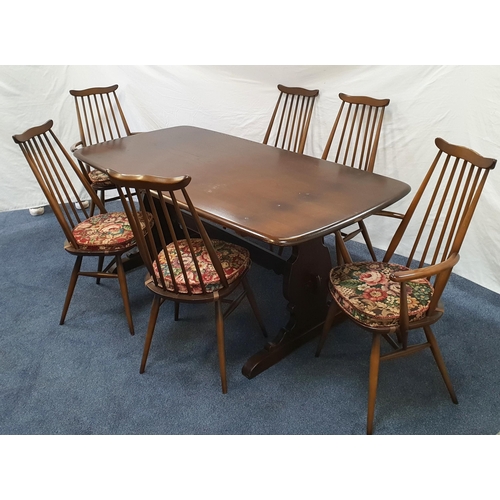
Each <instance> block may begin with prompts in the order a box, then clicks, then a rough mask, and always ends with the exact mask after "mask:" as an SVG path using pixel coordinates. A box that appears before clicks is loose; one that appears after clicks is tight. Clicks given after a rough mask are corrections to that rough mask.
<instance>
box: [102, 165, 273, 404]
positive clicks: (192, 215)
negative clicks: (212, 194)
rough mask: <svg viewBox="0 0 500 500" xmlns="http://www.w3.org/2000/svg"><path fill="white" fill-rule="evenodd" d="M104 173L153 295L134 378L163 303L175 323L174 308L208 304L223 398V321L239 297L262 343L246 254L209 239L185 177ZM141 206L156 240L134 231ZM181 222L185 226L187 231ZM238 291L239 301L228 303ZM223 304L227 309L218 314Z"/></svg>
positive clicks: (258, 316) (225, 382)
mask: <svg viewBox="0 0 500 500" xmlns="http://www.w3.org/2000/svg"><path fill="white" fill-rule="evenodd" d="M108 173H109V176H110V178H111V180H112V181H113V182H114V184H115V185H116V186H117V187H118V192H119V194H120V197H121V200H122V203H123V206H124V208H125V211H126V213H127V215H128V218H129V220H130V223H131V226H132V230H133V231H134V234H136V240H137V246H138V248H139V252H140V255H141V257H142V260H143V262H144V264H145V265H146V268H147V271H148V274H147V275H146V280H145V285H146V287H147V288H149V290H151V291H152V292H153V294H154V297H153V304H152V308H151V314H150V317H149V324H148V330H147V333H146V339H145V344H144V352H143V356H142V361H141V367H140V373H144V370H145V367H146V361H147V358H148V354H149V349H150V346H151V341H152V338H153V333H154V330H155V326H156V321H157V318H158V312H159V309H160V306H161V305H162V304H163V303H164V302H165V301H167V300H170V301H173V302H174V304H175V319H178V317H179V309H178V306H179V303H191V304H197V303H198V304H199V303H206V302H213V303H214V304H215V318H216V332H217V349H218V355H219V370H220V377H221V384H222V392H223V393H224V394H225V393H227V377H226V355H225V346H224V319H225V318H226V317H227V316H228V315H229V314H230V313H231V312H233V311H234V310H235V309H236V307H237V306H238V305H239V304H240V303H241V301H242V300H243V299H244V298H245V297H247V299H248V301H249V302H250V306H251V308H252V310H253V312H254V314H255V316H256V318H257V321H258V323H259V326H260V328H261V330H262V332H263V333H264V336H265V337H267V333H266V329H265V327H264V324H263V322H262V319H261V317H260V314H259V311H258V308H257V304H256V302H255V298H254V295H253V292H252V290H251V288H250V286H249V284H248V280H247V272H248V270H249V269H250V264H251V261H250V254H249V252H248V250H247V249H245V248H242V247H240V246H237V245H234V244H231V243H227V242H224V241H221V240H215V239H214V240H211V239H210V238H209V236H208V234H207V232H206V230H205V228H204V226H203V223H202V222H201V220H200V218H199V216H198V214H197V212H196V210H195V208H194V205H193V203H192V202H191V199H190V198H189V195H188V193H187V190H186V187H187V186H188V185H189V183H190V182H191V177H189V176H187V175H185V176H182V177H175V178H162V177H154V176H136V175H122V174H119V173H117V172H114V171H111V170H110V171H108ZM132 191H135V192H136V193H137V194H138V202H135V201H134V200H133V199H132V198H131V196H130V195H131V193H132ZM167 200H168V201H167ZM137 205H138V206H139V211H138V209H137ZM146 206H147V207H148V208H147V210H148V211H150V212H151V214H152V220H153V223H154V225H155V230H156V234H153V231H151V230H150V229H151V228H147V231H146V233H144V232H143V231H142V230H141V228H140V220H141V219H140V217H139V216H140V213H141V212H143V211H146ZM186 220H188V221H189V222H190V223H189V228H188V224H187V222H186ZM193 231H195V233H194V235H193ZM172 277H173V278H172ZM240 285H241V287H240ZM238 288H240V293H239V295H238V296H237V297H236V298H230V297H229V296H230V295H232V294H233V292H235V291H236V290H237V289H238ZM233 297H234V296H233ZM223 302H228V303H229V305H228V307H227V308H226V310H225V311H224V312H223V311H222V303H223Z"/></svg>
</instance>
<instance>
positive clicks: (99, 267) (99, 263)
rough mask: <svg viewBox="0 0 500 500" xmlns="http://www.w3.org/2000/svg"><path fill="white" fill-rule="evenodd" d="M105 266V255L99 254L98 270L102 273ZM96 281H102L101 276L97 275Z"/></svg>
mask: <svg viewBox="0 0 500 500" xmlns="http://www.w3.org/2000/svg"><path fill="white" fill-rule="evenodd" d="M103 266H104V255H100V256H99V262H98V263H97V272H98V273H102V268H103ZM95 282H96V283H97V284H99V283H100V282H101V278H99V277H97V278H96V280H95Z"/></svg>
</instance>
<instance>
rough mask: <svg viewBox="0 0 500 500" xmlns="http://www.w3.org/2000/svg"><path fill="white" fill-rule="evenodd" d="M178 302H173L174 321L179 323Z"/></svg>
mask: <svg viewBox="0 0 500 500" xmlns="http://www.w3.org/2000/svg"><path fill="white" fill-rule="evenodd" d="M179 307H180V304H179V302H174V321H179Z"/></svg>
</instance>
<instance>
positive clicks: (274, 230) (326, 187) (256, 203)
mask: <svg viewBox="0 0 500 500" xmlns="http://www.w3.org/2000/svg"><path fill="white" fill-rule="evenodd" d="M74 154H75V156H76V157H77V158H78V159H80V160H81V161H83V162H85V163H87V164H89V165H92V166H93V167H95V168H98V169H101V170H104V171H105V170H107V169H113V170H116V171H117V172H119V173H122V174H145V175H157V176H167V177H177V176H180V175H189V176H191V177H192V179H193V180H192V182H191V185H190V192H191V197H192V199H193V201H194V203H195V206H196V208H197V210H198V211H199V213H200V215H202V216H203V217H205V218H206V219H208V220H211V221H213V222H216V223H219V224H222V225H223V226H225V227H228V228H231V229H234V230H236V231H238V232H240V233H242V234H245V235H251V236H254V237H256V238H258V239H260V240H262V241H265V242H268V243H272V244H274V245H282V246H291V245H297V244H300V243H303V242H305V241H308V240H310V239H312V238H317V237H320V236H324V235H326V234H330V233H332V232H334V231H335V230H337V229H340V228H342V227H344V226H347V225H349V224H351V223H352V222H355V221H357V220H361V219H364V218H366V217H367V216H369V215H371V214H372V213H374V212H377V211H379V210H380V209H382V208H385V207H387V206H389V205H391V204H392V203H394V202H395V201H397V200H399V199H401V198H403V197H404V196H405V195H406V194H407V193H408V192H409V191H410V187H409V186H408V185H407V184H405V183H403V182H400V181H397V180H394V179H390V178H387V177H384V176H381V175H377V174H372V173H368V172H362V171H358V170H357V169H352V168H348V167H344V166H342V165H337V164H335V163H332V162H329V161H325V160H321V159H317V158H313V157H309V156H306V155H299V154H296V153H293V152H289V151H285V150H282V149H279V148H275V147H272V146H267V145H264V144H260V143H257V142H253V141H249V140H246V139H241V138H238V137H233V136H231V135H227V134H222V133H219V132H214V131H211V130H206V129H201V128H197V127H190V126H180V127H172V128H167V129H161V130H157V131H153V132H145V133H140V134H137V135H133V136H130V137H126V138H122V139H116V140H113V141H108V142H104V143H101V144H96V145H94V146H89V147H86V148H83V149H81V150H78V151H75V153H74Z"/></svg>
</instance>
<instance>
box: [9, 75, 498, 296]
mask: <svg viewBox="0 0 500 500" xmlns="http://www.w3.org/2000/svg"><path fill="white" fill-rule="evenodd" d="M114 83H118V84H119V86H120V87H119V89H118V94H119V97H120V101H121V103H122V105H123V107H124V110H125V113H126V116H127V120H128V122H129V125H130V126H131V129H132V130H133V131H137V132H139V131H147V130H153V129H157V128H163V127H171V126H176V125H195V126H200V127H206V128H210V129H213V130H217V131H220V132H226V133H230V134H233V135H236V136H240V137H245V138H247V139H251V140H255V141H259V142H260V141H262V139H263V137H264V132H265V129H266V126H267V124H268V121H269V118H270V115H271V111H272V109H273V107H274V104H275V101H276V98H277V93H278V91H277V89H276V85H277V84H278V83H282V84H284V85H288V86H301V87H306V88H311V89H312V88H317V89H319V90H320V95H319V97H318V99H317V100H316V105H315V110H314V114H313V120H312V124H311V129H310V134H309V137H308V142H307V144H306V150H305V153H306V154H309V155H312V156H317V157H319V156H321V154H322V151H323V148H324V145H325V143H326V140H327V137H328V134H329V131H330V128H331V126H332V123H333V120H334V118H335V115H336V112H337V110H338V106H339V100H338V94H339V92H344V93H347V94H352V95H369V96H372V97H377V98H386V97H388V98H390V99H391V103H390V105H389V107H388V108H387V112H386V115H385V119H384V127H383V132H382V137H381V143H380V146H379V152H378V156H377V162H376V166H375V169H376V172H377V173H380V174H383V175H387V176H390V177H394V178H397V179H401V180H404V181H405V182H407V183H409V184H410V185H411V186H412V189H413V190H415V189H416V188H417V187H418V185H419V184H420V182H421V180H422V177H423V175H424V173H425V171H426V169H427V168H428V167H429V165H430V163H431V161H432V159H433V158H434V155H435V153H436V147H435V145H434V139H435V138H436V137H442V138H443V139H445V140H447V141H449V142H451V143H455V144H460V145H463V146H467V147H470V148H472V149H474V150H476V151H477V152H479V153H480V154H482V155H484V156H488V157H493V158H499V159H500V99H498V96H499V95H500V66H0V114H1V120H0V133H1V134H0V141H1V149H0V174H1V178H2V183H1V188H0V211H7V210H16V209H26V208H29V207H35V206H40V205H44V204H46V202H45V200H44V197H43V195H42V193H41V191H40V189H39V188H38V186H37V184H36V182H35V179H34V177H33V175H32V173H31V171H30V170H29V168H28V166H27V164H26V162H25V160H24V158H23V157H22V154H21V151H20V150H19V148H18V146H16V145H15V144H14V142H13V141H12V139H11V136H12V135H13V134H17V133H21V132H23V131H24V130H26V129H28V128H30V127H32V126H35V125H40V124H42V123H44V122H46V121H47V120H48V119H53V120H54V130H55V132H56V134H57V135H58V136H59V138H60V139H61V140H62V142H63V144H65V145H66V146H67V147H68V148H69V146H70V145H71V144H73V143H74V142H76V141H77V140H78V129H77V124H76V116H75V110H74V104H73V102H72V98H71V97H70V95H69V92H68V91H69V90H70V89H83V88H87V87H94V86H107V85H112V84H114ZM499 188H500V173H499V172H497V171H493V172H492V174H491V176H490V178H489V179H488V183H487V185H486V188H485V192H484V195H483V198H482V200H481V201H480V204H479V206H478V209H477V212H476V215H475V217H474V220H473V223H472V225H471V228H470V230H469V233H468V236H467V239H466V240H465V243H464V245H463V247H462V252H461V255H462V259H461V261H460V263H459V264H458V266H457V267H456V268H455V272H456V273H457V274H460V275H462V276H464V277H466V278H468V279H470V280H472V281H474V282H476V283H478V284H480V285H482V286H485V287H487V288H489V289H492V290H494V291H496V292H500V277H499V276H498V273H497V269H498V263H497V259H496V251H497V249H498V248H499V243H500V230H499V229H498V228H497V220H498V214H499V208H500V207H499V205H500V203H499V201H498V198H497V195H496V193H497V192H499ZM411 196H412V195H411V194H410V195H409V196H408V197H407V198H406V199H404V200H402V201H401V202H399V203H398V204H397V205H395V206H394V207H393V208H394V210H401V211H402V210H404V209H405V208H406V206H407V205H408V203H409V201H410V199H411ZM367 225H368V228H369V230H370V234H371V236H372V239H373V242H374V244H375V245H376V246H377V247H379V248H386V247H387V244H388V241H389V239H390V236H391V235H392V233H393V231H394V228H395V225H394V221H390V220H386V219H383V218H371V219H369V220H368V222H367ZM0 231H1V229H0ZM0 234H1V232H0ZM398 251H399V252H400V253H403V254H404V253H405V252H407V251H408V249H407V248H405V246H401V247H400V248H399V249H398Z"/></svg>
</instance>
